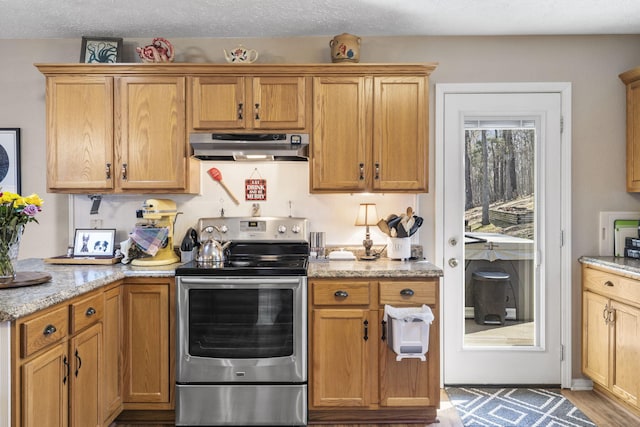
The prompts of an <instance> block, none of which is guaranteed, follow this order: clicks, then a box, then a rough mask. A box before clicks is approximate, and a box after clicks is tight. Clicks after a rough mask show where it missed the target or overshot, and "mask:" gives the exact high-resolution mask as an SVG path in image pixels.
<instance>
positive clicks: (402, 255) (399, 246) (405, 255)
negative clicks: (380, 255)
mask: <svg viewBox="0 0 640 427" xmlns="http://www.w3.org/2000/svg"><path fill="white" fill-rule="evenodd" d="M387 258H391V259H400V260H404V259H409V258H411V239H410V238H409V237H389V243H388V244H387Z"/></svg>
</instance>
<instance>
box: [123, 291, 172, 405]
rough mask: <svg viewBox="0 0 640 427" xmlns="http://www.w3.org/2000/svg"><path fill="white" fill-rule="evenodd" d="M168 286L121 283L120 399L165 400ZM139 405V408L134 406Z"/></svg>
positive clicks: (167, 399)
mask: <svg viewBox="0 0 640 427" xmlns="http://www.w3.org/2000/svg"><path fill="white" fill-rule="evenodd" d="M168 288H169V286H168V285H167V284H166V283H165V284H128V285H125V286H124V295H123V297H124V298H123V303H124V328H125V329H124V378H125V380H124V394H123V398H124V402H125V403H156V402H169V398H170V392H169V389H170V388H172V387H174V384H170V383H169V369H170V368H169V352H170V347H169V335H170V333H169V289H168ZM138 409H141V408H138Z"/></svg>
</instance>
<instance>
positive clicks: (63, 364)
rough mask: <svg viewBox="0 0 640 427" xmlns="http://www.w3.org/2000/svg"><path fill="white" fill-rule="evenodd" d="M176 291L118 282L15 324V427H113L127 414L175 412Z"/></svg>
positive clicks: (158, 281)
mask: <svg viewBox="0 0 640 427" xmlns="http://www.w3.org/2000/svg"><path fill="white" fill-rule="evenodd" d="M174 284H175V280H174V278H173V277H165V278H153V279H151V278H142V277H141V278H131V279H126V280H125V281H117V282H114V283H112V284H109V285H106V286H105V287H104V288H103V289H100V290H98V291H93V292H90V293H88V294H86V295H83V296H81V297H77V298H74V299H71V300H69V301H67V302H64V303H60V304H58V305H55V306H53V307H50V308H47V309H45V310H41V311H39V312H37V313H34V314H32V315H29V316H26V317H24V318H22V319H19V320H18V321H16V322H14V323H13V325H12V328H13V331H12V336H13V337H15V338H14V340H13V345H12V350H11V353H12V365H13V367H12V372H13V373H12V378H13V379H12V380H13V382H14V384H15V387H14V393H13V399H12V412H13V417H12V418H13V421H12V423H13V424H12V426H11V427H43V426H44V427H49V426H51V427H108V426H110V425H111V424H112V423H113V421H114V420H115V419H116V418H117V417H118V415H120V414H121V412H122V411H123V410H124V409H133V410H152V411H158V410H160V412H162V410H166V411H164V412H171V410H173V407H174V391H173V390H174V384H175V371H174V365H175V357H174V355H173V352H174V348H175V346H174V340H175V326H174V315H173V312H174V307H175V304H174V302H173V299H174V292H175V291H174Z"/></svg>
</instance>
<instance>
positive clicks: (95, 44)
mask: <svg viewBox="0 0 640 427" xmlns="http://www.w3.org/2000/svg"><path fill="white" fill-rule="evenodd" d="M121 59H122V39H121V38H113V37H82V50H81V52H80V62H83V63H86V64H94V63H99V64H109V63H116V62H120V61H121Z"/></svg>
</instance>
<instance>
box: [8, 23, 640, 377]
mask: <svg viewBox="0 0 640 427" xmlns="http://www.w3.org/2000/svg"><path fill="white" fill-rule="evenodd" d="M330 39H331V36H328V37H308V38H301V39H243V40H230V39H218V40H206V39H199V40H194V39H181V40H172V42H173V43H174V45H175V47H176V49H177V52H178V54H177V58H176V60H177V61H190V62H217V63H222V62H224V57H223V53H222V49H223V48H227V49H228V48H230V47H233V46H235V45H236V44H238V43H242V44H244V45H245V46H247V47H249V48H254V49H257V50H258V51H259V52H260V62H271V63H278V62H287V63H313V62H330V56H329V46H328V42H329V40H330ZM149 42H150V40H147V39H142V40H133V39H132V40H129V39H128V40H125V49H126V52H125V57H124V60H125V61H132V60H135V58H134V56H133V52H134V48H135V47H136V46H137V45H145V44H148V43H149ZM300 46H303V48H300ZM0 55H1V57H2V58H3V64H2V67H0V127H19V128H21V129H22V156H23V162H22V179H23V192H27V193H28V192H38V193H39V194H40V195H41V196H42V197H43V198H44V199H45V203H46V205H45V212H44V213H43V215H41V217H40V221H41V225H40V226H38V225H30V226H29V227H28V229H27V231H26V233H25V236H24V240H23V242H24V244H23V247H22V250H21V256H22V257H26V256H37V257H46V256H51V255H55V254H57V253H62V251H64V248H65V247H66V246H67V244H68V228H69V227H68V215H69V204H68V198H67V197H66V196H64V195H53V194H46V190H45V188H46V186H45V149H44V147H45V117H44V78H43V77H42V76H41V75H40V74H39V73H38V71H37V70H36V69H35V67H33V65H32V64H33V63H36V62H37V63H39V62H77V61H78V59H79V56H80V38H78V39H73V40H69V39H64V40H55V39H54V40H0ZM361 62H438V63H439V66H438V68H437V69H436V70H435V71H434V73H433V74H432V76H431V89H432V90H433V85H434V84H436V83H463V82H515V81H518V82H535V81H553V82H560V81H562V82H564V81H567V82H571V83H572V94H573V100H572V103H573V104H572V110H573V117H572V124H573V129H572V131H573V141H572V150H573V152H572V161H573V174H572V181H573V195H572V209H573V238H572V242H571V245H572V253H573V255H574V257H575V259H576V260H575V261H574V263H573V306H574V313H573V336H574V343H573V357H574V360H573V366H574V377H575V376H579V373H580V363H579V361H580V327H579V324H580V307H581V305H580V270H579V263H578V262H577V258H578V257H579V256H580V255H583V254H597V253H598V232H597V228H598V212H599V211H601V210H606V211H635V210H638V209H640V196H639V195H635V194H628V193H627V192H626V190H625V92H624V85H623V84H622V82H621V81H620V80H619V79H618V74H620V73H621V72H624V71H626V70H628V69H630V68H634V67H636V66H640V35H629V36H558V37H551V36H549V37H544V36H535V37H402V38H393V37H384V38H382V37H377V38H376V37H364V38H363V41H362V48H361ZM433 105H434V102H433V96H432V97H431V107H432V109H431V121H430V123H431V125H432V127H431V147H432V148H431V154H430V162H431V165H430V174H431V179H432V180H433V176H434V168H433V167H434V166H433V159H434V157H435V155H434V153H433V142H434V137H433V124H434V122H433V117H434V116H433ZM296 167H300V166H296ZM219 168H220V169H221V170H222V172H223V175H224V177H225V182H226V181H229V183H232V185H233V189H234V190H235V191H237V192H238V193H240V189H239V188H238V187H237V186H238V185H240V184H238V183H239V182H242V181H243V180H244V179H245V178H247V177H248V174H250V172H249V171H247V170H243V169H242V168H240V167H238V169H236V167H233V168H231V167H229V166H227V165H224V166H220V167H219ZM260 170H261V174H262V175H263V177H266V178H267V180H268V182H269V183H268V185H269V186H271V184H270V183H271V182H273V183H274V186H273V188H274V190H276V191H277V194H278V195H277V196H276V195H275V194H274V199H269V200H268V203H266V204H265V206H264V208H263V212H264V213H273V214H274V215H280V214H285V215H288V213H289V212H288V205H287V203H286V201H287V200H289V199H291V200H293V202H294V203H293V209H294V214H299V215H306V216H309V217H310V219H311V222H312V228H313V229H314V230H324V231H326V232H327V233H328V241H329V243H338V244H342V243H348V242H353V243H356V244H360V241H361V239H362V237H361V235H362V233H361V232H360V231H359V230H358V229H357V228H355V227H353V226H351V225H350V224H351V223H352V222H353V220H354V218H355V217H354V215H355V213H353V212H355V211H354V209H355V207H356V206H357V204H358V203H359V202H360V199H361V196H350V195H343V196H309V195H308V194H305V193H304V191H306V187H305V188H302V187H300V188H298V187H297V186H296V190H295V192H292V193H291V194H287V193H286V192H287V191H288V190H287V188H288V186H289V183H287V186H286V187H285V185H284V184H281V182H282V181H281V178H280V177H279V176H278V175H279V173H280V172H271V171H269V170H268V168H266V167H265V168H264V172H262V170H263V169H262V168H260ZM295 173H296V174H301V175H304V173H302V172H300V171H297V172H295ZM227 176H228V178H227ZM296 176H298V175H296ZM298 178H299V177H298ZM298 178H296V179H298ZM272 180H273V181H272ZM213 184H215V183H213V182H209V183H207V184H205V185H204V187H203V190H204V195H203V196H202V197H201V198H199V197H188V196H179V197H175V199H176V201H178V203H179V205H180V208H181V210H183V211H185V212H189V214H188V215H190V216H191V217H196V216H197V217H199V216H200V214H199V213H198V214H195V216H193V215H194V212H200V211H201V208H202V207H204V208H205V210H209V211H211V212H212V213H214V214H215V213H216V212H217V210H218V209H219V208H218V206H217V205H216V203H217V202H218V201H219V199H220V195H221V193H220V191H219V189H217V188H215V186H214V185H213ZM240 188H241V187H240ZM432 188H434V187H433V186H432ZM280 191H282V193H280ZM299 191H300V192H302V193H301V194H298V192H299ZM280 194H282V196H281V195H280ZM378 197H380V199H381V200H383V201H381V202H380V203H384V204H385V205H386V204H387V203H388V206H389V207H391V206H394V207H395V206H398V205H399V206H398V207H399V208H402V207H403V206H405V205H406V200H401V201H391V199H392V196H384V197H382V196H378ZM394 197H397V196H394ZM400 197H402V196H400ZM408 197H411V196H408ZM130 198H131V199H134V198H132V197H130V196H127V197H125V196H119V197H115V196H107V197H105V202H103V205H104V206H103V208H102V209H101V214H103V215H108V214H109V213H110V212H111V211H112V212H114V215H116V216H117V217H118V218H129V217H130V218H132V223H133V222H134V221H135V220H133V215H134V211H135V209H136V206H138V205H139V204H141V201H142V200H143V198H140V199H139V200H135V199H134V200H129V199H130ZM76 199H78V200H76V203H74V205H78V206H79V208H78V209H75V211H76V214H77V215H82V213H83V212H86V211H88V205H86V204H87V203H88V199H87V200H81V199H82V197H76ZM111 199H113V200H111ZM210 199H211V200H210ZM124 200H126V203H124V204H122V203H121V202H122V201H124ZM387 200H389V202H387ZM433 201H434V194H433V193H429V194H427V195H422V196H420V197H419V200H418V212H419V213H420V214H421V215H422V216H424V218H425V224H424V225H423V226H422V228H421V230H420V242H421V243H422V245H423V246H424V247H425V254H426V256H427V258H431V257H432V254H433V229H434V224H433V215H432V212H433V209H434V208H433V203H434V202H433ZM325 202H326V204H328V205H329V206H330V207H327V208H325V207H324V206H325V205H324V204H323V203H325ZM111 204H113V206H110V205H111ZM227 207H229V208H231V204H230V203H227V204H226V205H225V210H226V209H227ZM343 207H344V209H343ZM237 209H238V210H237V211H232V210H230V209H229V210H227V214H228V215H232V214H236V213H238V214H245V212H247V207H246V206H241V207H239V208H237ZM110 210H111V211H110ZM380 213H381V214H385V213H386V212H385V211H384V210H383V209H381V212H380ZM336 215H337V217H336ZM78 219H79V220H80V217H78ZM188 222H189V221H188V220H187V216H186V214H185V216H184V217H183V218H179V220H178V225H179V226H180V227H183V226H185V225H186V224H187V223H188ZM374 240H376V238H375V237H374ZM376 243H377V242H376ZM435 261H438V260H435ZM445 286H446V284H445Z"/></svg>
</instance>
